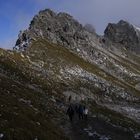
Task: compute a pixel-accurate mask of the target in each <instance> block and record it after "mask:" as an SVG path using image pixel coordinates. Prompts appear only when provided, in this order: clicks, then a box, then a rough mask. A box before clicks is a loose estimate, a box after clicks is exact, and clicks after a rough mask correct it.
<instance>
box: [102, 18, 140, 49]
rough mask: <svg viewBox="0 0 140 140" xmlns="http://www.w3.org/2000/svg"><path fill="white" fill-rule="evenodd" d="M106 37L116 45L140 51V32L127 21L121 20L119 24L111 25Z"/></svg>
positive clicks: (108, 27) (105, 34)
mask: <svg viewBox="0 0 140 140" xmlns="http://www.w3.org/2000/svg"><path fill="white" fill-rule="evenodd" d="M104 36H105V38H107V39H109V40H110V41H112V42H114V43H119V44H121V45H124V46H125V48H128V49H131V50H139V49H140V47H139V45H140V31H139V30H137V29H136V28H135V26H134V25H132V24H130V23H129V22H127V21H124V20H120V21H119V22H118V23H117V24H114V23H109V24H108V26H107V28H106V29H105V31H104Z"/></svg>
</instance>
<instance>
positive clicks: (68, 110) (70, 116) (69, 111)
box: [66, 105, 74, 122]
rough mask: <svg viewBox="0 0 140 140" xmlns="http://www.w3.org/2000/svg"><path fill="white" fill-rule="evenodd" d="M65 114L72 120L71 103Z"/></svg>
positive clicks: (72, 110)
mask: <svg viewBox="0 0 140 140" xmlns="http://www.w3.org/2000/svg"><path fill="white" fill-rule="evenodd" d="M66 115H68V116H69V119H70V121H71V122H72V121H73V116H74V109H73V107H72V106H71V105H70V106H69V107H68V109H67V112H66Z"/></svg>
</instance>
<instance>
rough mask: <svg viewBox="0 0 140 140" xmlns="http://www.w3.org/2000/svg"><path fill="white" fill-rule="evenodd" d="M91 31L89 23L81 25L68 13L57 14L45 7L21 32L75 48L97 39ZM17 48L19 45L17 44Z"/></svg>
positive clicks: (30, 36)
mask: <svg viewBox="0 0 140 140" xmlns="http://www.w3.org/2000/svg"><path fill="white" fill-rule="evenodd" d="M93 32H94V29H93V27H91V26H90V29H89V25H88V26H85V27H83V26H82V25H81V24H80V23H79V22H78V21H77V20H75V19H74V18H73V17H72V16H70V15H69V14H66V13H58V14H57V13H55V12H53V11H51V10H50V9H46V10H43V11H40V12H39V14H38V15H36V16H35V17H34V18H33V20H32V21H31V24H30V27H29V29H28V30H27V31H23V34H26V35H27V36H29V38H30V39H32V40H35V39H36V38H47V39H48V40H50V41H51V42H52V43H55V44H61V45H63V46H67V47H69V48H71V49H73V50H76V49H78V48H79V49H80V48H82V47H86V46H91V45H92V44H93V42H94V41H95V40H97V36H95V35H93ZM18 40H19V39H18ZM16 45H17V43H16ZM18 45H19V44H18ZM19 48H21V47H20V46H19Z"/></svg>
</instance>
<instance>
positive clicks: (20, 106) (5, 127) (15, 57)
mask: <svg viewBox="0 0 140 140" xmlns="http://www.w3.org/2000/svg"><path fill="white" fill-rule="evenodd" d="M34 50H36V53H35V52H34ZM44 50H46V54H44V53H45V51H44ZM28 52H29V53H31V52H33V53H35V56H32V57H31V59H32V60H43V61H44V60H45V61H47V63H51V62H49V61H48V60H49V59H52V58H53V61H54V63H53V65H54V66H57V67H59V65H60V64H62V65H63V64H64V65H65V64H67V63H68V62H69V65H72V66H75V65H79V66H80V67H81V68H82V69H84V70H86V71H88V72H90V73H93V74H96V75H97V76H99V77H102V78H104V79H106V80H108V81H110V82H113V83H114V84H118V85H119V86H121V87H125V88H127V89H130V90H132V91H133V93H134V94H136V95H137V96H139V93H138V91H136V90H135V89H133V87H131V86H130V85H128V84H127V83H124V82H123V81H120V80H119V79H117V78H115V77H113V76H112V75H109V74H107V73H105V72H104V71H103V70H102V69H100V68H99V67H97V65H93V64H90V63H88V62H86V61H84V60H83V59H82V58H80V57H78V56H77V55H75V54H73V53H72V52H70V51H69V50H68V49H66V48H63V47H61V46H56V45H52V44H49V43H48V42H47V41H45V40H39V41H37V42H34V43H33V46H32V47H30V48H29V50H27V52H26V53H27V54H28ZM60 62H62V63H60ZM0 65H1V66H2V67H3V70H4V71H6V72H7V73H5V75H7V76H8V77H9V78H8V77H5V76H3V75H0V96H1V97H0V105H1V108H0V109H1V111H0V112H1V113H0V114H1V116H0V126H1V127H0V132H3V133H4V134H5V136H6V137H5V139H18V138H20V139H21V140H22V139H27V140H28V139H33V138H35V137H36V136H37V137H38V138H39V139H41V140H43V139H50V138H51V139H53V140H55V139H57V140H59V139H65V137H64V135H63V133H62V132H61V131H60V130H59V128H57V127H56V126H55V124H53V123H52V122H51V121H50V116H49V114H50V113H47V112H46V110H47V109H45V110H42V100H40V99H42V98H44V95H42V94H41V93H40V92H37V91H34V90H31V89H29V88H28V87H26V84H27V83H29V84H38V85H41V87H42V88H43V90H46V89H47V91H50V93H51V90H52V89H53V85H51V86H50V84H52V83H51V81H47V79H45V80H44V79H42V78H40V77H37V76H36V71H35V70H34V69H32V68H31V67H30V65H31V64H30V62H29V60H28V59H26V58H22V57H21V55H20V54H18V53H10V52H9V53H8V52H6V51H4V50H0ZM45 67H46V68H47V66H45ZM0 68H1V67H0ZM57 72H58V71H56V73H57ZM11 75H15V76H14V77H11ZM32 77H33V80H31V78H32ZM12 79H14V80H12ZM16 81H20V82H16ZM20 83H21V84H20ZM25 83H26V84H25ZM24 84H25V85H24ZM53 84H55V83H53ZM56 84H57V83H56ZM21 99H24V100H25V101H27V102H25V101H24V100H21ZM28 101H29V102H28ZM50 108H52V110H53V106H51V105H50ZM36 109H37V110H39V112H38V111H37V110H36ZM99 110H100V111H101V112H105V114H106V115H107V116H108V115H109V114H108V113H106V111H107V110H106V109H105V110H104V111H103V109H102V108H100V109H98V107H96V109H95V111H96V112H98V111H99ZM107 112H108V111H107ZM110 114H113V115H112V116H116V114H114V113H110ZM56 115H57V114H56ZM117 116H118V118H123V116H120V115H117ZM112 118H114V117H112ZM118 118H115V119H114V120H116V119H117V120H118ZM121 120H123V119H121ZM128 121H130V120H128ZM128 121H126V122H128ZM38 122H39V123H38ZM114 122H115V121H114ZM40 124H41V125H40Z"/></svg>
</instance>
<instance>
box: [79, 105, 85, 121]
mask: <svg viewBox="0 0 140 140" xmlns="http://www.w3.org/2000/svg"><path fill="white" fill-rule="evenodd" d="M83 113H84V109H83V106H82V105H79V108H78V114H79V120H81V119H83Z"/></svg>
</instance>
